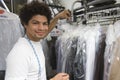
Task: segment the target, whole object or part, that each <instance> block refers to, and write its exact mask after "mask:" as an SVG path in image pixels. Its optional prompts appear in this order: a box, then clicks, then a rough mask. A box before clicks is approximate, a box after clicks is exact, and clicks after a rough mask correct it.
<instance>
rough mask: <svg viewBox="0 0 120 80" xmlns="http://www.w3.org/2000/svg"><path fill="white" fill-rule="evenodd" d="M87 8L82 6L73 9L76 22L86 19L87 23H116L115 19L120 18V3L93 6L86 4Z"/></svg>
mask: <svg viewBox="0 0 120 80" xmlns="http://www.w3.org/2000/svg"><path fill="white" fill-rule="evenodd" d="M89 5H90V4H89ZM91 5H92V4H91ZM86 8H87V9H86ZM86 8H85V7H84V6H82V7H80V8H79V9H78V8H77V9H74V10H73V17H74V20H75V21H76V22H81V21H82V22H84V20H86V21H85V24H92V23H96V22H99V23H102V24H108V23H114V21H115V20H119V19H120V4H110V5H105V6H100V7H91V8H89V7H88V5H86ZM105 22H106V23H105Z"/></svg>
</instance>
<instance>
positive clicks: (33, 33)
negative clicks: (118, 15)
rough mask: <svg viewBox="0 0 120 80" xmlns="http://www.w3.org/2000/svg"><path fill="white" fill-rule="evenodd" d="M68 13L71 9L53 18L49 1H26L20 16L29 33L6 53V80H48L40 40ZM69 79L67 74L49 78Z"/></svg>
mask: <svg viewBox="0 0 120 80" xmlns="http://www.w3.org/2000/svg"><path fill="white" fill-rule="evenodd" d="M69 16H70V13H69V11H67V10H64V11H62V12H61V13H59V14H58V15H56V16H55V18H53V19H52V20H51V11H50V10H49V7H48V6H47V5H46V4H44V3H40V2H38V1H33V2H31V3H29V4H26V5H25V6H24V7H23V8H22V9H21V12H20V16H19V17H20V20H21V23H22V25H23V26H24V28H25V33H26V34H25V36H24V37H22V38H19V40H18V41H17V43H16V44H15V45H14V47H13V49H12V50H11V51H10V53H9V55H8V56H7V59H6V75H5V80H46V70H45V58H44V54H43V50H42V46H41V39H43V38H44V37H45V36H47V34H48V33H49V32H50V31H51V30H52V29H53V28H54V26H55V24H56V23H57V21H58V19H59V18H69ZM50 20H51V21H50ZM68 79H69V75H68V74H66V73H59V74H57V75H56V76H55V77H53V78H51V79H50V80H68Z"/></svg>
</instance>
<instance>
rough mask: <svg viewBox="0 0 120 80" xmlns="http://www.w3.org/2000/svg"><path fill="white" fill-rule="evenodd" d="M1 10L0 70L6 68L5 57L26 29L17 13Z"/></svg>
mask: <svg viewBox="0 0 120 80" xmlns="http://www.w3.org/2000/svg"><path fill="white" fill-rule="evenodd" d="M0 10H3V13H2V14H0V70H5V69H6V67H5V66H6V65H5V58H6V56H7V55H8V53H9V51H10V50H11V48H12V47H13V45H14V44H15V42H16V41H17V39H18V38H19V37H20V36H22V35H23V32H24V31H23V27H22V26H21V24H20V20H19V18H18V16H17V15H16V14H13V13H9V12H7V11H6V10H4V9H2V8H0Z"/></svg>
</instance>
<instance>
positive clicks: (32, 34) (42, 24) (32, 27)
mask: <svg viewBox="0 0 120 80" xmlns="http://www.w3.org/2000/svg"><path fill="white" fill-rule="evenodd" d="M24 26H25V29H26V34H27V36H28V38H29V39H30V40H33V41H39V40H40V39H43V38H44V37H45V36H46V35H47V33H48V20H47V18H46V17H45V16H43V15H35V16H33V17H32V18H31V19H30V20H29V22H28V24H26V25H24Z"/></svg>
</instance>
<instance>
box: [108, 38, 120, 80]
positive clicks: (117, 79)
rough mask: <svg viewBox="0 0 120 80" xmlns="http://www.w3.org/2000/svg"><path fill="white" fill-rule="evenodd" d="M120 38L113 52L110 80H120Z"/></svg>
mask: <svg viewBox="0 0 120 80" xmlns="http://www.w3.org/2000/svg"><path fill="white" fill-rule="evenodd" d="M119 68H120V37H119V38H118V39H117V40H116V43H115V47H114V50H113V56H112V62H111V66H110V72H109V78H108V80H120V69H119Z"/></svg>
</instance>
